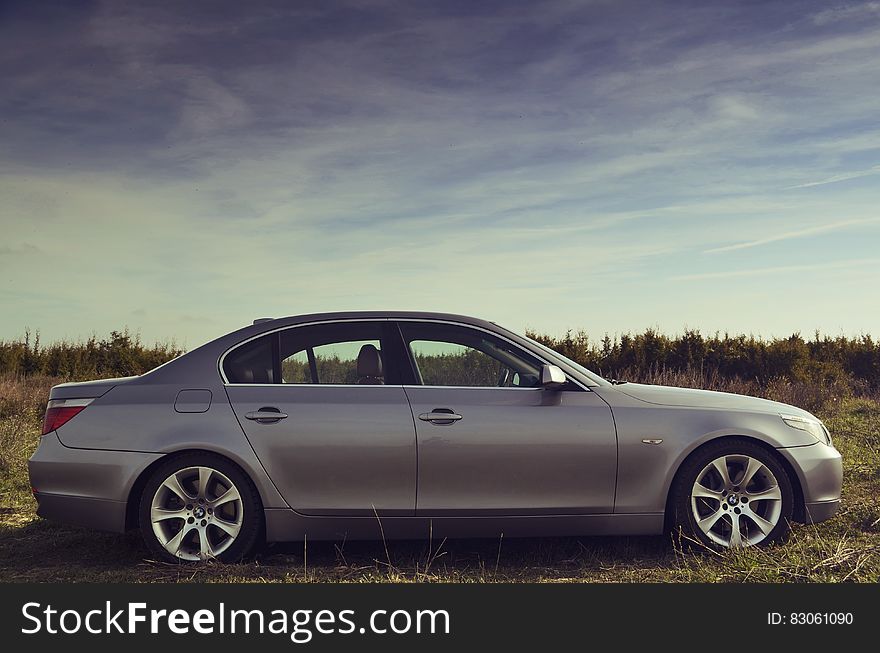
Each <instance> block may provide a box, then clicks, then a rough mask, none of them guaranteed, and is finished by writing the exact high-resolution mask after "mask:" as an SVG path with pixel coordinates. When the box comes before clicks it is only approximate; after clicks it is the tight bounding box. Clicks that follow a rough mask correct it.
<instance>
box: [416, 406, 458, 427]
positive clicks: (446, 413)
mask: <svg viewBox="0 0 880 653" xmlns="http://www.w3.org/2000/svg"><path fill="white" fill-rule="evenodd" d="M419 419H420V420H422V421H423V422H431V424H440V425H446V424H452V423H454V422H457V421H458V420H460V419H461V415H459V414H458V413H455V412H453V411H452V410H450V409H449V408H435V409H434V410H432V411H431V412H430V413H422V414H421V415H419Z"/></svg>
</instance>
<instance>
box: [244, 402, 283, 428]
mask: <svg viewBox="0 0 880 653" xmlns="http://www.w3.org/2000/svg"><path fill="white" fill-rule="evenodd" d="M245 417H247V418H248V419H252V420H254V421H255V422H259V423H260V424H273V423H275V422H278V421H280V420H282V419H284V418H285V417H287V413H282V412H281V411H280V410H278V409H277V408H273V407H271V406H268V407H263V408H260V410H252V411H251V412H249V413H245Z"/></svg>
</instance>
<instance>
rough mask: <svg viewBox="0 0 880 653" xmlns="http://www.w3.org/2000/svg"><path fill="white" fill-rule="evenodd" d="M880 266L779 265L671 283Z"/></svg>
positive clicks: (869, 261)
mask: <svg viewBox="0 0 880 653" xmlns="http://www.w3.org/2000/svg"><path fill="white" fill-rule="evenodd" d="M878 264H880V258H865V259H857V260H851V261H849V260H847V261H831V262H828V263H819V264H816V265H809V264H804V265H777V266H772V267H764V268H748V269H744V270H724V271H718V272H697V273H694V274H681V275H677V276H673V277H669V281H706V280H711V279H739V278H743V277H765V278H767V277H776V276H777V275H781V274H791V273H796V272H798V273H802V272H813V271H815V270H854V269H862V268H865V267H868V266H876V265H878Z"/></svg>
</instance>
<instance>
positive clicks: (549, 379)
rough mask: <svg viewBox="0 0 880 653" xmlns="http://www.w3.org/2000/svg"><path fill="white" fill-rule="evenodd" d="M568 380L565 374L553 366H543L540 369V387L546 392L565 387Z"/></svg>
mask: <svg viewBox="0 0 880 653" xmlns="http://www.w3.org/2000/svg"><path fill="white" fill-rule="evenodd" d="M566 381H568V379H567V378H566V377H565V372H563V371H562V370H561V369H559V368H558V367H556V366H555V365H544V366H542V367H541V385H542V386H544V387H545V388H546V389H548V390H554V389H556V388H559V387H561V386H563V385H565V382H566Z"/></svg>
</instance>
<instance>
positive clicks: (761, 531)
mask: <svg viewBox="0 0 880 653" xmlns="http://www.w3.org/2000/svg"><path fill="white" fill-rule="evenodd" d="M724 470H726V476H725V474H724ZM744 480H745V481H746V483H745V485H743V484H742V483H743V481H744ZM671 508H672V517H673V520H672V523H673V525H674V527H675V530H676V531H678V532H681V533H683V534H684V535H686V536H689V537H690V538H693V539H694V540H696V541H698V542H700V543H702V544H704V545H706V546H710V547H713V548H717V549H727V548H738V547H745V546H755V545H758V546H763V545H766V544H770V543H771V542H775V541H779V540H783V539H784V538H785V537H786V536H787V535H788V531H789V523H790V522H791V517H792V512H793V510H794V491H793V489H792V481H791V479H790V478H789V475H788V472H787V471H786V469H785V467H784V466H783V464H782V463H781V462H780V461H779V459H778V458H777V456H776V455H775V454H774V453H773V452H772V451H769V450H768V449H766V448H765V447H763V446H761V445H760V444H757V443H755V442H753V441H750V440H745V439H742V438H726V439H724V440H720V441H718V442H714V443H710V444H707V445H705V446H703V447H701V448H700V449H697V451H695V452H694V453H693V454H691V456H690V457H688V459H687V460H685V462H684V463H683V464H682V466H681V469H680V470H679V472H678V474H677V475H676V479H675V481H674V483H673V488H672V495H671ZM734 524H738V528H737V529H734V527H733V525H734Z"/></svg>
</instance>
